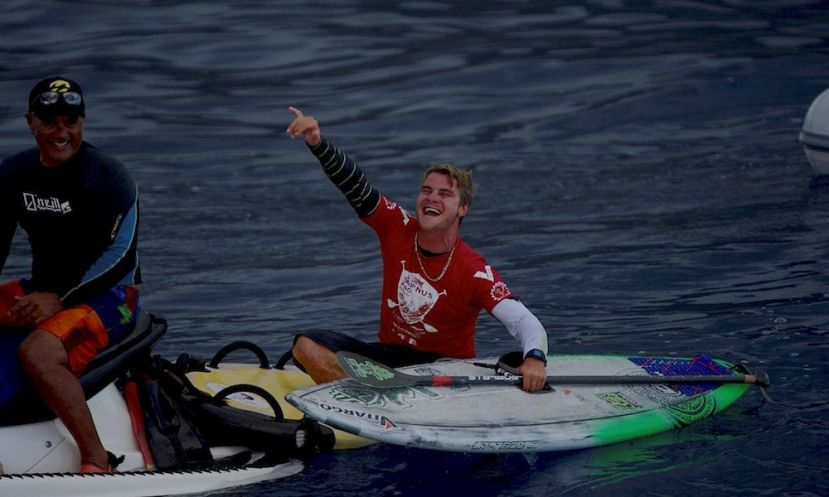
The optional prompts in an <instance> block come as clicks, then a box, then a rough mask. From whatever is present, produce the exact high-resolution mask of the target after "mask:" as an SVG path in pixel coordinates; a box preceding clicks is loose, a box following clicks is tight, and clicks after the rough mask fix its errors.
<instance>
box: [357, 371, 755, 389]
mask: <svg viewBox="0 0 829 497" xmlns="http://www.w3.org/2000/svg"><path fill="white" fill-rule="evenodd" d="M406 377H407V378H408V379H411V382H412V383H411V385H412V386H433V387H437V386H452V385H500V384H520V383H521V377H520V376H440V375H436V376H414V375H406ZM677 383H685V384H688V383H749V384H754V383H757V377H756V376H754V375H750V374H746V375H730V376H724V375H722V376H720V375H718V376H708V375H685V376H646V375H641V376H639V375H636V376H579V375H577V376H548V377H547V384H548V385H641V384H651V385H653V384H663V385H664V384H677ZM372 385H376V384H375V383H374V382H372Z"/></svg>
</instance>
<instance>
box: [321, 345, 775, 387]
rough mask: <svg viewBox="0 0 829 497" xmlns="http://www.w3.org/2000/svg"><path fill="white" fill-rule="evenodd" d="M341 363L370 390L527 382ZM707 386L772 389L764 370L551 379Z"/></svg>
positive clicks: (342, 356)
mask: <svg viewBox="0 0 829 497" xmlns="http://www.w3.org/2000/svg"><path fill="white" fill-rule="evenodd" d="M337 362H338V363H339V364H340V366H341V367H342V368H343V371H344V372H345V374H346V375H347V376H348V377H350V378H352V379H354V380H356V381H358V382H360V383H362V384H364V385H367V386H370V387H374V388H399V387H414V386H427V387H440V386H452V385H515V384H520V383H521V382H522V381H523V380H522V377H521V376H518V375H497V376H446V375H422V376H421V375H410V374H406V373H404V372H402V371H398V370H395V369H392V368H390V367H388V366H386V365H385V364H381V363H379V362H377V361H374V360H372V359H368V358H366V357H363V356H361V355H359V354H355V353H353V352H347V351H339V352H337ZM703 383H718V384H722V383H747V384H755V385H757V386H760V387H768V386H769V381H768V375H766V374H765V372H763V371H762V370H759V369H758V370H756V371H755V374H734V375H676V376H656V375H606V376H588V375H576V376H561V375H556V376H548V377H547V384H548V385H637V384H638V385H642V384H650V385H666V384H703Z"/></svg>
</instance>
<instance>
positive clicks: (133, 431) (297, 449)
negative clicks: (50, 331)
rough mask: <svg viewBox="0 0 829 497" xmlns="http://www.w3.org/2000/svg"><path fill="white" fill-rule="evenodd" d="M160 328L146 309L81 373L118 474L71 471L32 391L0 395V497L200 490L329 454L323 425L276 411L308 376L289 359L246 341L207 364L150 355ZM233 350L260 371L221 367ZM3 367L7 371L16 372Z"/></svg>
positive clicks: (65, 441)
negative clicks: (273, 361) (272, 357)
mask: <svg viewBox="0 0 829 497" xmlns="http://www.w3.org/2000/svg"><path fill="white" fill-rule="evenodd" d="M166 330H167V323H166V321H165V320H164V319H163V318H161V317H158V316H154V315H151V314H147V313H142V314H141V315H140V317H139V319H138V320H137V324H136V326H135V328H134V330H133V331H132V332H131V333H130V335H129V336H128V337H127V338H125V339H124V340H123V341H121V342H119V343H117V344H115V345H112V346H110V347H108V348H107V349H105V350H103V351H101V352H100V353H99V354H98V355H97V356H96V357H95V358H94V359H93V361H92V362H91V363H90V364H89V366H88V368H87V371H86V372H85V373H84V375H83V376H82V377H81V378H80V381H81V384H82V386H83V388H84V391H85V393H86V395H87V399H88V404H89V407H90V411H91V413H92V417H93V419H94V421H95V426H96V428H97V430H98V433H99V435H100V437H101V440H102V441H103V443H104V447H105V448H106V449H107V450H108V451H109V452H110V453H111V454H112V455H113V456H114V460H117V461H118V465H117V468H116V472H114V473H106V474H94V475H89V474H80V473H77V471H78V468H79V467H80V454H79V451H78V448H77V445H76V444H75V441H74V439H73V438H72V436H71V435H70V434H69V432H68V430H67V429H66V427H65V426H64V425H63V423H62V422H61V421H60V420H58V419H56V417H55V415H54V414H53V413H52V412H51V411H50V410H49V409H48V408H46V407H45V405H44V404H43V402H42V401H41V400H40V398H39V397H38V396H37V394H36V392H35V390H34V387H33V386H31V385H26V384H25V381H26V380H25V379H23V380H22V381H23V382H24V383H23V385H22V387H21V388H20V389H19V391H15V392H13V393H12V394H9V391H8V388H7V389H6V391H5V393H4V395H5V397H7V398H0V400H2V404H0V467H1V468H2V470H0V473H2V474H0V496H7V495H8V496H11V495H15V496H18V495H26V496H27V497H38V496H40V495H49V496H50V497H52V496H53V495H54V493H55V490H56V489H59V490H60V494H61V496H63V497H65V496H75V495H77V496H85V497H86V496H107V495H113V496H114V495H117V496H119V497H125V496H134V497H145V496H152V495H180V494H186V493H195V492H206V491H212V490H219V489H223V488H229V487H235V486H239V485H245V484H250V483H254V482H258V481H263V480H272V479H278V478H284V477H287V476H290V475H293V474H295V473H297V472H299V471H301V470H302V468H303V462H302V461H303V460H304V459H306V458H307V457H309V456H311V455H314V454H317V453H319V452H324V451H327V450H330V449H331V448H333V446H334V443H335V434H334V432H333V431H332V430H331V429H330V428H328V427H325V426H323V425H320V424H319V423H317V422H315V421H312V420H310V419H305V418H303V417H302V415H301V414H300V413H299V412H298V411H296V414H294V413H293V412H292V413H291V415H292V416H293V417H292V418H287V419H286V417H285V412H283V406H287V404H285V402H284V395H285V393H287V392H286V391H285V389H286V388H290V389H293V388H295V387H293V385H294V384H296V385H297V386H299V385H305V384H310V382H311V380H310V378H308V377H307V375H305V374H304V373H302V372H301V371H299V370H298V369H296V368H292V367H287V368H286V367H285V364H284V362H283V363H282V364H281V365H280V369H276V368H272V367H270V364H269V363H268V361H267V357H266V356H265V354H264V352H262V351H261V349H259V348H258V347H256V346H255V345H253V344H248V343H247V342H242V345H239V343H236V344H231V346H229V347H225V348H223V349H222V350H221V351H220V352H221V354H216V356H214V357H213V359H212V360H211V361H209V362H208V361H203V360H200V359H198V358H193V357H191V356H189V355H188V354H182V355H181V356H180V357H179V358H178V359H177V360H176V361H174V362H171V361H168V360H166V359H164V358H161V357H159V356H153V355H152V348H153V346H154V345H155V344H156V343H157V342H158V340H159V339H161V337H162V336H163V335H164V333H165V332H166ZM2 331H3V332H4V333H5V332H6V331H9V330H2ZM239 348H246V349H249V350H253V351H254V352H255V353H256V354H257V357H258V364H243V363H242V364H224V363H222V359H223V358H224V357H226V356H227V355H228V354H229V353H231V352H233V351H235V350H237V349H239ZM8 362H9V358H8V357H5V358H4V363H6V364H5V366H4V367H3V370H4V372H3V374H8V371H9V370H12V371H13V368H10V367H9V364H8ZM214 373H215V374H214ZM7 383H8V382H7ZM275 385H276V386H278V387H279V388H276V387H275ZM269 389H270V390H271V391H273V392H275V393H272V392H271V391H269ZM280 389H282V390H280ZM277 398H279V400H277ZM280 401H281V403H280ZM366 443H367V442H366ZM357 445H359V443H358V444H357Z"/></svg>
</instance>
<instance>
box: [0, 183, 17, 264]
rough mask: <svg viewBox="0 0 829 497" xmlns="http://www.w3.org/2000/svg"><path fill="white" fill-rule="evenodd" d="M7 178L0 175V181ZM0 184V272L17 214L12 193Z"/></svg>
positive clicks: (7, 255)
mask: <svg viewBox="0 0 829 497" xmlns="http://www.w3.org/2000/svg"><path fill="white" fill-rule="evenodd" d="M8 181H9V180H8V179H7V178H6V177H5V176H3V175H0V183H8ZM3 186H4V185H3V184H0V274H2V273H3V267H4V266H5V265H6V259H7V258H8V257H9V250H10V249H11V243H12V239H13V238H14V231H15V229H17V214H16V208H15V205H14V202H13V201H12V194H11V193H10V192H8V191H6V188H3Z"/></svg>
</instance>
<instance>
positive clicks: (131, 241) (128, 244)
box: [61, 192, 138, 302]
mask: <svg viewBox="0 0 829 497" xmlns="http://www.w3.org/2000/svg"><path fill="white" fill-rule="evenodd" d="M113 227H114V226H113ZM137 235H138V194H137V192H136V196H135V202H133V204H132V207H130V210H129V211H127V214H126V216H124V218H123V219H122V220H121V225H120V226H118V231H117V232H116V233H115V237H114V238H113V239H112V244H110V246H109V248H107V250H106V251H105V252H104V253H103V254H101V257H99V258H98V260H97V261H95V264H93V265H92V267H91V268H89V270H88V271H87V272H86V274H84V276H83V278H82V279H81V283H80V284H79V285H78V286H76V287H75V288H72V289H71V290H69V291H68V292H66V294H65V295H64V296H63V297H61V300H63V301H64V302H65V301H67V300H68V299H69V297H70V296H71V295H72V294H73V293H76V292H78V291H79V290H81V289H83V288H84V287H87V286H89V285H90V284H92V283H93V282H94V281H95V280H98V279H101V278H103V277H105V276H107V275H110V274H111V273H113V272H115V270H116V269H117V268H118V267H119V266H122V265H124V264H125V263H129V262H130V259H132V267H131V268H129V270H128V272H127V274H126V275H125V276H124V278H122V279H121V281H119V282H117V284H120V285H129V284H133V283H135V273H136V271H137V269H138V253H137V250H136V245H137V244H136V243H135V242H136V236H137Z"/></svg>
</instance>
